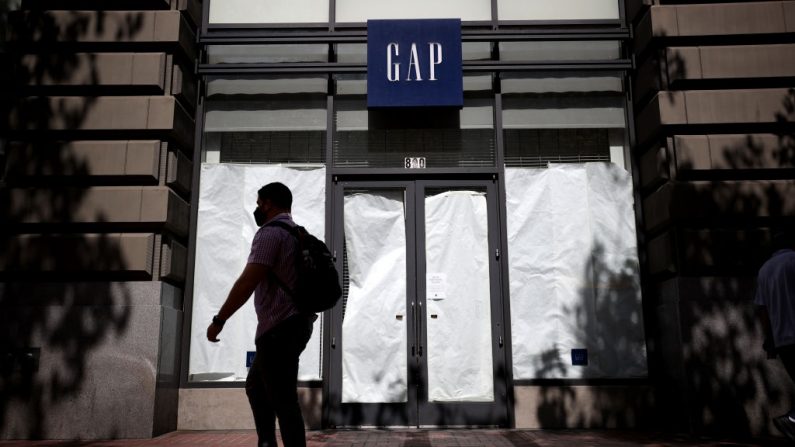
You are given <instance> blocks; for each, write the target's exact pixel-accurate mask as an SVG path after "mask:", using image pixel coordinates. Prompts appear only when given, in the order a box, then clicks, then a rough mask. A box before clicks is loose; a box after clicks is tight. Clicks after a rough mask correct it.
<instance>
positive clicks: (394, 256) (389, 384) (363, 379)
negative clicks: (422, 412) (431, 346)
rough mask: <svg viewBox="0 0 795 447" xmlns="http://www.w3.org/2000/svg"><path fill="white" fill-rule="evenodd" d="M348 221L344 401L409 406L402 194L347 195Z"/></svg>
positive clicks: (400, 192)
mask: <svg viewBox="0 0 795 447" xmlns="http://www.w3.org/2000/svg"><path fill="white" fill-rule="evenodd" d="M344 216H345V248H346V250H347V256H348V276H349V290H348V297H347V302H346V305H345V316H344V319H343V321H342V402H346V403H348V402H359V403H366V402H406V401H407V400H408V380H407V363H406V362H407V361H406V349H407V344H406V337H407V326H406V325H407V324H408V316H407V314H406V219H405V211H404V197H403V191H402V190H395V191H379V192H361V193H352V194H349V195H346V196H345V204H344ZM399 316H402V318H400V317H399Z"/></svg>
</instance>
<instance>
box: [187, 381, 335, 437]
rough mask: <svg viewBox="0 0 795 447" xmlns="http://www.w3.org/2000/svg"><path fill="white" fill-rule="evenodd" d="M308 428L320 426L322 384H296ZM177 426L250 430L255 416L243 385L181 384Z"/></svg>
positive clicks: (191, 428)
mask: <svg viewBox="0 0 795 447" xmlns="http://www.w3.org/2000/svg"><path fill="white" fill-rule="evenodd" d="M298 401H299V403H300V404H301V412H302V413H303V415H304V425H305V426H306V428H307V429H310V430H311V429H319V428H320V422H321V414H322V410H323V389H322V388H305V387H299V388H298ZM177 429H178V430H239V429H244V430H251V429H254V418H253V417H252V416H251V407H250V406H249V404H248V398H247V397H246V390H245V389H243V388H180V389H179V416H178V421H177Z"/></svg>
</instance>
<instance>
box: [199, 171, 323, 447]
mask: <svg viewBox="0 0 795 447" xmlns="http://www.w3.org/2000/svg"><path fill="white" fill-rule="evenodd" d="M257 196H258V197H257V208H256V210H255V211H254V218H255V220H256V222H257V225H258V226H259V227H260V228H259V230H258V231H257V233H256V235H255V236H254V240H253V242H252V243H251V253H250V254H249V257H248V264H246V267H245V268H244V269H243V272H242V273H241V274H240V277H239V278H238V279H237V280H236V281H235V283H234V285H233V286H232V290H230V291H229V296H228V297H227V298H226V301H225V302H224V304H223V306H221V309H220V310H219V311H218V314H217V315H216V316H214V317H213V321H212V323H211V324H210V326H209V327H208V328H207V339H208V340H209V341H211V342H217V341H218V334H219V333H220V332H221V330H222V329H223V327H224V324H225V323H226V320H228V319H229V317H231V316H232V314H234V313H235V311H237V310H238V309H239V308H240V306H242V305H243V304H244V303H245V302H246V301H247V300H248V298H249V297H250V296H251V293H252V292H253V293H254V308H255V310H256V312H257V322H258V324H257V333H256V338H255V343H256V346H257V353H256V356H255V357H254V363H253V364H252V365H251V369H250V370H249V373H248V377H247V378H246V394H247V395H248V400H249V404H250V405H251V411H252V412H253V414H254V423H255V425H256V427H257V437H258V444H257V445H258V447H276V421H275V419H276V417H278V418H279V428H280V430H281V434H282V441H283V442H284V445H285V447H304V446H306V439H305V434H304V418H303V416H302V415H301V408H300V406H299V404H298V394H297V391H296V387H297V380H298V357H299V355H300V354H301V352H302V351H303V350H304V348H305V347H306V343H307V342H308V341H309V338H310V336H311V335H312V324H313V322H314V320H315V319H316V318H317V316H316V315H315V314H308V315H307V314H304V313H300V312H299V311H298V309H297V308H296V306H295V304H294V303H293V300H292V299H291V297H290V294H289V293H288V292H287V291H286V290H285V287H286V288H288V289H290V290H295V286H296V283H297V273H296V269H295V265H296V256H297V255H298V253H297V252H298V241H297V240H296V238H295V237H294V236H292V235H291V234H290V233H289V232H288V231H287V230H286V229H284V228H281V227H280V226H278V225H266V224H268V223H270V222H272V221H282V222H285V223H287V224H289V225H290V226H295V222H293V220H292V217H291V215H290V210H291V207H292V201H293V197H292V193H291V192H290V189H289V188H287V187H286V186H285V185H283V184H281V183H269V184H267V185H265V186H263V187H262V188H260V190H259V191H258V192H257Z"/></svg>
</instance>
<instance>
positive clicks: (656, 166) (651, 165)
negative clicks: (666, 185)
mask: <svg viewBox="0 0 795 447" xmlns="http://www.w3.org/2000/svg"><path fill="white" fill-rule="evenodd" d="M669 140H670V139H669ZM670 177H671V176H670V174H669V171H668V148H667V147H666V146H665V145H662V144H661V145H660V147H657V148H652V149H650V150H649V151H647V152H646V153H645V154H643V156H641V159H640V178H641V182H642V185H643V186H644V187H647V186H650V185H653V184H656V183H660V182H662V181H665V180H668V179H670Z"/></svg>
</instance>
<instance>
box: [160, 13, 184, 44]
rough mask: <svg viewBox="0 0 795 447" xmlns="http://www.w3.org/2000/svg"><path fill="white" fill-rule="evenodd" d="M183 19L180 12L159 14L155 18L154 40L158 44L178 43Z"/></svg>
mask: <svg viewBox="0 0 795 447" xmlns="http://www.w3.org/2000/svg"><path fill="white" fill-rule="evenodd" d="M181 17H182V15H181V13H180V12H179V11H160V12H158V13H157V15H156V17H155V29H154V35H153V36H154V40H155V41H158V42H174V41H178V40H179V24H180V19H181Z"/></svg>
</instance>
